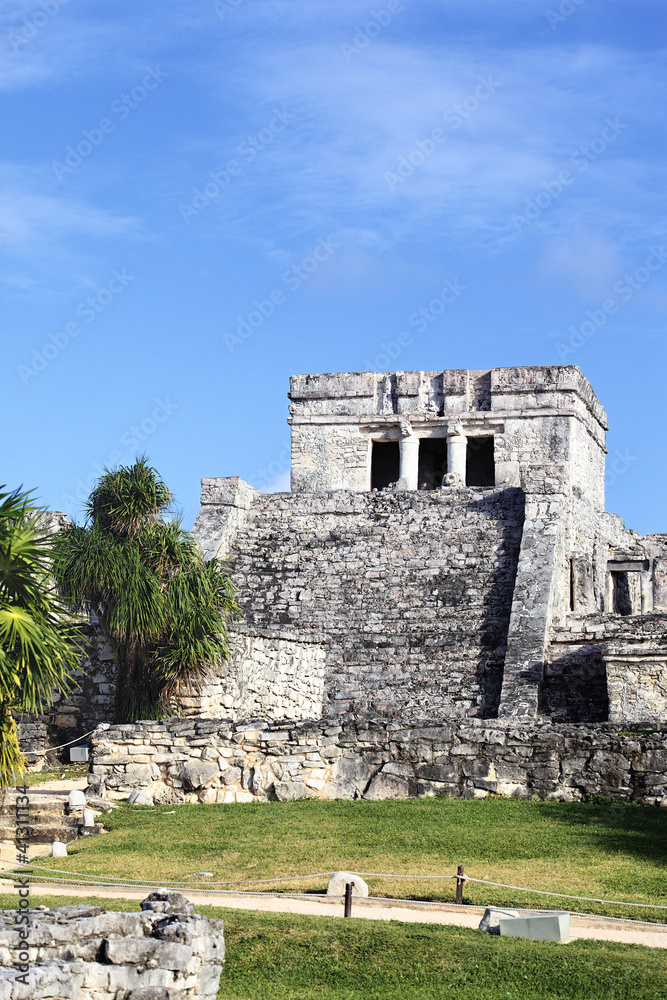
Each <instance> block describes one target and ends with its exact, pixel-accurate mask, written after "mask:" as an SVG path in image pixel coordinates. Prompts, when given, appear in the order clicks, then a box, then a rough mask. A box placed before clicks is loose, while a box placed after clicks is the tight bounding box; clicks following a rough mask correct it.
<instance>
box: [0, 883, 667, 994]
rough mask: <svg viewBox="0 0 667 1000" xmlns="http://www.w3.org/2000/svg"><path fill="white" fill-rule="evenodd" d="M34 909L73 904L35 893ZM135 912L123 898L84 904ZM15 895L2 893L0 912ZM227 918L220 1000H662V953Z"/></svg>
mask: <svg viewBox="0 0 667 1000" xmlns="http://www.w3.org/2000/svg"><path fill="white" fill-rule="evenodd" d="M32 902H33V905H39V904H40V903H43V904H44V905H47V906H65V905H67V904H68V903H80V902H81V900H80V899H76V898H71V899H70V898H66V897H56V898H53V897H51V898H49V897H39V896H35V897H33V899H32ZM89 902H96V903H97V904H98V905H99V906H102V907H104V908H106V909H113V910H138V904H137V903H135V902H132V901H130V900H113V901H111V900H105V899H99V900H90V901H89ZM15 905H16V899H15V898H13V897H10V896H0V908H2V909H10V908H12V907H14V906H15ZM197 912H199V913H204V914H206V915H207V916H214V917H222V918H223V919H224V920H225V942H226V951H227V958H226V962H225V966H224V969H223V972H222V976H221V981H220V989H219V991H218V1000H445V998H446V1000H508V997H509V998H510V1000H538V998H539V1000H598V998H599V1000H660V998H664V997H666V996H667V960H666V956H665V952H664V951H662V950H660V949H657V948H646V947H643V946H642V945H620V944H610V943H607V942H604V941H592V940H585V941H574V942H572V943H570V944H568V945H555V944H545V943H540V942H536V941H522V940H518V939H512V938H499V937H492V936H490V935H488V934H483V933H481V932H480V931H475V930H467V929H464V928H459V927H440V926H433V925H428V924H404V923H398V922H391V923H384V922H379V921H378V922H371V921H367V920H355V919H352V920H340V919H339V920H335V919H331V918H328V917H326V918H325V917H297V916H292V915H289V916H287V915H283V914H260V913H248V912H245V911H238V910H226V909H222V908H219V907H209V906H202V907H199V906H198V907H197Z"/></svg>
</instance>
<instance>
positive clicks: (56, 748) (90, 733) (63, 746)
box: [25, 729, 95, 757]
mask: <svg viewBox="0 0 667 1000" xmlns="http://www.w3.org/2000/svg"><path fill="white" fill-rule="evenodd" d="M94 732H95V730H94V729H91V730H90V732H89V733H84V734H83V736H77V737H76V738H75V739H73V740H70V741H69V743H61V744H60V746H59V747H49V748H48V750H26V751H25V752H26V753H28V754H32V755H33V756H35V757H41V756H42V754H46V753H53V751H54V750H64V749H65V747H69V746H71V745H72V743H79V742H80V741H81V740H85V738H86V736H92V734H93V733H94Z"/></svg>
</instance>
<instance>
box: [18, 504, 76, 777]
mask: <svg viewBox="0 0 667 1000" xmlns="http://www.w3.org/2000/svg"><path fill="white" fill-rule="evenodd" d="M3 490H4V487H2V488H0V738H1V740H2V743H1V746H0V785H1V786H2V787H6V786H7V785H8V784H9V783H10V782H11V781H12V780H14V779H15V778H16V777H17V776H18V775H19V774H20V773H21V771H22V769H23V758H22V756H21V753H20V750H19V747H18V740H17V733H16V724H15V722H14V717H13V713H16V712H39V711H42V710H43V708H44V707H45V706H46V705H48V704H49V703H50V702H51V700H52V696H53V692H54V689H58V690H60V691H64V692H67V691H68V690H69V689H70V687H71V686H72V677H71V671H72V670H74V669H75V668H76V665H77V659H78V654H79V646H78V642H77V639H78V633H79V630H78V624H77V622H76V620H75V619H74V618H73V617H72V615H71V613H70V612H69V611H66V610H65V608H64V607H63V606H62V604H61V602H60V601H59V599H58V596H57V594H56V592H55V589H54V586H53V581H52V575H51V571H52V558H53V550H52V547H51V541H52V536H51V535H50V534H49V532H48V530H47V527H46V526H45V522H44V515H45V513H46V512H45V510H44V508H41V507H38V506H36V505H35V503H34V502H33V499H32V494H31V493H29V492H22V491H21V490H14V491H13V492H10V493H7V492H3Z"/></svg>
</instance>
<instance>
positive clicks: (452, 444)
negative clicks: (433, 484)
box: [447, 423, 468, 486]
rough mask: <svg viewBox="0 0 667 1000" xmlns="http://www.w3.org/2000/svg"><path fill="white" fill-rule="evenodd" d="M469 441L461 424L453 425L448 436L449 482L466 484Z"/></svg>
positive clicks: (451, 483)
mask: <svg viewBox="0 0 667 1000" xmlns="http://www.w3.org/2000/svg"><path fill="white" fill-rule="evenodd" d="M467 450H468V439H467V438H466V436H465V434H464V433H463V428H462V426H461V424H460V423H456V424H454V425H452V427H451V428H450V429H449V434H448V435H447V482H448V483H449V484H450V485H454V484H455V483H457V482H458V483H459V484H460V485H461V486H465V484H466V453H467Z"/></svg>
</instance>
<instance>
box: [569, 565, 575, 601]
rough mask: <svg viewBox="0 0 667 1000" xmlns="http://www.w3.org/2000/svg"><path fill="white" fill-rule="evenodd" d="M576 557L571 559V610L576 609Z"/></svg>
mask: <svg viewBox="0 0 667 1000" xmlns="http://www.w3.org/2000/svg"><path fill="white" fill-rule="evenodd" d="M574 605H575V597H574V559H570V611H574V610H575V608H574Z"/></svg>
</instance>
